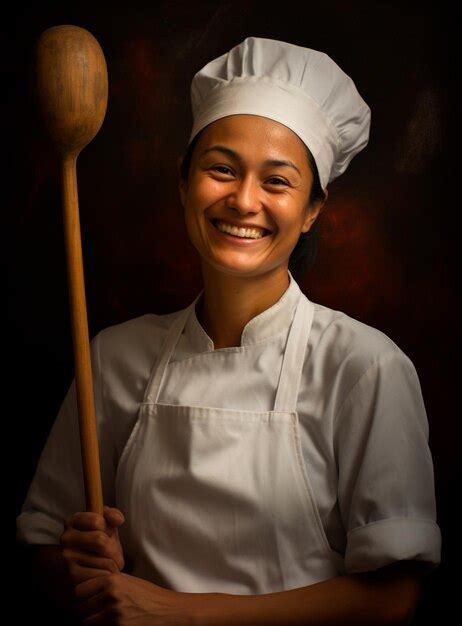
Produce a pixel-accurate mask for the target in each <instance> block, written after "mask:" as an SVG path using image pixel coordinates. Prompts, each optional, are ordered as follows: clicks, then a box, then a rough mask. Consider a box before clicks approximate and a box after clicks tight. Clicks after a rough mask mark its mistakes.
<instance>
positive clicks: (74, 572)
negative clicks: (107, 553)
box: [67, 561, 109, 587]
mask: <svg viewBox="0 0 462 626" xmlns="http://www.w3.org/2000/svg"><path fill="white" fill-rule="evenodd" d="M67 567H68V570H69V577H70V579H71V582H72V584H73V586H74V587H75V586H76V585H79V584H80V583H83V582H84V581H86V580H88V579H89V578H97V577H98V576H108V575H109V572H108V571H107V569H97V568H95V567H84V566H82V565H79V564H78V563H76V562H75V561H69V562H68V564H67Z"/></svg>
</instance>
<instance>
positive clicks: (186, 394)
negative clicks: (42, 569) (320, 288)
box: [17, 37, 441, 626]
mask: <svg viewBox="0 0 462 626" xmlns="http://www.w3.org/2000/svg"><path fill="white" fill-rule="evenodd" d="M191 95H192V105H193V117H194V123H193V129H192V132H191V135H190V138H189V146H188V150H187V152H186V154H185V155H184V157H183V158H180V159H179V161H178V166H179V193H180V199H181V203H182V205H183V207H184V217H185V223H186V228H187V232H188V235H189V238H190V240H191V242H192V244H193V246H194V248H195V250H196V251H197V254H198V255H199V258H200V262H201V269H202V277H203V289H202V290H201V291H200V293H199V294H198V295H197V297H196V298H195V299H194V301H193V302H191V303H190V304H189V305H188V306H186V307H185V308H184V309H182V310H180V311H174V312H172V313H169V314H166V315H158V314H155V313H152V312H149V313H146V314H145V315H142V316H140V317H137V318H135V319H131V320H127V321H126V322H123V323H122V324H116V325H114V326H111V327H109V328H105V329H103V330H102V331H100V332H99V333H98V334H97V335H96V336H95V337H94V338H93V339H92V342H91V348H92V367H93V378H94V389H95V401H96V408H97V417H98V435H99V441H100V457H101V469H102V483H103V493H104V499H105V502H106V504H107V505H108V506H107V508H106V509H105V511H104V516H100V515H97V514H94V513H89V512H86V511H85V510H84V508H85V493H84V486H83V484H82V478H81V476H82V472H81V465H80V463H81V461H80V450H79V444H78V442H79V436H78V419H77V403H76V396H75V384H74V382H73V384H72V385H71V386H70V388H69V391H68V394H67V396H66V398H65V399H64V402H63V404H62V406H61V409H60V412H59V415H58V416H57V419H56V421H55V424H54V425H53V429H52V431H51V433H50V435H49V437H48V440H47V443H46V446H45V448H44V451H43V453H42V455H41V458H40V462H39V464H38V467H37V471H36V474H35V476H34V479H33V482H32V484H31V487H30V489H29V492H28V494H27V497H26V501H25V502H24V505H23V508H22V511H21V514H20V516H19V517H18V520H17V526H18V537H19V540H20V541H23V542H24V543H28V544H38V545H40V544H54V545H51V546H50V545H48V546H47V547H46V548H44V549H45V550H48V549H50V548H51V549H52V550H53V551H52V553H51V554H52V557H51V558H52V559H53V561H52V562H53V563H55V564H56V571H57V572H58V573H59V577H60V578H61V579H62V578H63V576H62V571H67V572H68V575H69V581H70V585H71V587H72V591H73V596H74V597H75V598H77V604H78V611H79V615H80V616H82V617H84V618H85V620H84V622H83V623H84V624H88V625H90V624H95V625H96V624H117V625H124V626H125V625H127V626H128V625H129V624H137V626H142V624H146V625H147V624H149V625H150V626H154V625H155V624H163V625H164V626H165V625H166V624H172V625H175V626H178V625H180V624H190V623H194V624H197V625H201V624H203V625H207V624H213V625H214V626H220V624H228V625H229V624H239V625H241V626H244V625H245V624H249V625H250V624H252V625H256V624H265V626H269V625H270V624H272V625H275V624H284V625H288V624H293V625H295V624H304V625H309V624H316V625H317V626H321V625H322V624H337V625H339V626H340V625H342V624H350V625H351V624H354V625H355V626H360V625H361V624H364V625H368V626H371V625H372V624H374V625H377V624H404V623H408V622H409V620H410V618H411V616H412V612H413V610H414V608H415V605H416V602H417V599H418V592H419V578H420V576H421V574H422V572H426V571H427V572H428V571H431V570H432V569H433V568H435V567H436V566H437V565H438V564H439V562H440V549H441V536H440V530H439V527H438V525H437V524H436V505H435V493H434V487H433V465H432V457H431V453H430V449H429V446H428V435H429V432H428V421H427V416H426V412H425V405H424V401H423V397H422V391H421V388H420V383H419V379H418V375H417V372H416V370H415V367H414V365H413V363H412V362H411V360H410V359H409V357H408V356H407V355H406V354H405V353H404V352H403V351H402V350H401V349H400V348H399V347H398V346H397V345H396V343H395V342H394V341H393V340H392V339H391V338H389V337H387V336H386V335H385V334H384V333H383V332H381V331H380V330H378V329H375V328H372V327H371V326H368V325H366V324H363V323H361V322H359V321H358V320H355V319H352V318H351V317H350V316H348V315H347V314H346V313H343V312H342V311H337V310H334V309H330V308H328V307H326V306H324V305H322V304H319V303H315V302H312V301H311V299H309V298H308V297H307V296H306V295H305V294H304V293H303V291H302V290H301V289H300V287H299V285H298V283H297V281H296V279H295V278H294V275H293V274H292V271H291V269H293V270H294V271H295V270H296V271H297V272H299V273H302V272H303V271H306V268H307V267H309V264H310V262H312V260H313V258H314V252H315V246H314V242H315V240H314V238H313V236H312V234H313V232H314V228H315V225H316V220H317V218H318V216H319V214H320V212H321V211H322V210H323V209H324V206H325V202H326V200H327V197H328V191H327V186H328V184H329V182H331V181H332V180H334V179H335V178H336V177H337V176H339V175H340V174H342V173H343V172H344V171H345V170H346V168H347V167H348V163H349V162H350V161H351V159H352V158H353V157H354V155H355V154H357V153H358V152H359V151H360V150H362V149H363V148H364V147H365V146H366V144H367V142H368V138H369V125H370V109H369V107H368V106H367V104H366V103H365V102H364V100H363V99H362V97H361V96H360V94H359V92H358V90H357V89H356V87H355V85H354V83H353V81H352V80H351V78H350V77H348V76H347V75H346V74H345V73H344V72H343V71H342V70H341V69H340V67H339V66H338V65H337V64H336V63H334V61H333V60H332V59H331V58H330V57H329V56H327V55H326V54H325V53H322V52H318V51H316V50H312V49H310V48H303V47H301V46H296V45H295V44H290V43H286V42H282V41H276V40H271V39H261V38H258V37H248V38H247V39H245V40H244V41H243V42H242V43H241V44H239V45H237V46H235V47H234V48H232V49H231V50H230V51H229V52H227V53H225V54H223V55H222V56H220V57H218V58H216V59H214V60H212V61H210V63H208V64H207V65H205V66H204V67H203V68H202V69H201V70H200V71H199V72H197V74H196V75H195V76H194V78H193V81H192V85H191ZM42 547H43V545H42ZM57 547H58V548H61V549H62V552H59V551H57V550H56V549H57ZM50 562H51V561H50ZM40 563H42V561H40ZM60 568H61V569H60Z"/></svg>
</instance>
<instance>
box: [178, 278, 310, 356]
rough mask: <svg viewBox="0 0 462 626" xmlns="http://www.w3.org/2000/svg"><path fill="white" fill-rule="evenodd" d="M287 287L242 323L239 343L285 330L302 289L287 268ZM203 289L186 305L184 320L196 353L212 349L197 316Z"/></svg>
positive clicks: (211, 344)
mask: <svg viewBox="0 0 462 626" xmlns="http://www.w3.org/2000/svg"><path fill="white" fill-rule="evenodd" d="M288 274H289V281H290V282H289V286H288V287H287V289H286V291H285V292H284V293H283V294H282V296H281V297H280V298H279V300H278V301H277V302H275V303H274V304H273V305H272V306H270V307H269V308H268V309H265V311H262V312H261V313H259V314H258V315H256V316H255V317H253V318H252V319H251V320H249V321H248V322H247V324H246V325H245V326H244V330H243V331H242V336H241V346H246V345H250V344H254V343H257V342H259V341H262V340H264V339H268V338H270V337H274V336H275V335H278V334H279V333H280V332H282V331H283V330H284V329H288V328H289V326H290V323H291V321H292V318H293V315H294V312H295V307H296V305H297V303H298V300H299V298H300V296H301V294H302V291H301V289H300V287H299V285H298V283H297V282H296V280H295V279H294V277H293V276H292V274H291V273H290V271H289V270H288ZM203 293H204V290H203V289H202V291H201V292H200V293H199V295H198V296H197V297H196V299H195V300H194V302H193V303H192V304H191V305H190V314H189V316H188V319H187V321H186V325H185V330H184V333H185V335H186V337H187V339H188V341H189V343H190V344H191V346H192V347H193V349H194V350H195V351H197V352H210V351H213V350H214V349H215V347H214V344H213V341H212V339H211V338H210V337H209V336H208V334H207V333H206V332H205V330H204V328H203V327H202V325H201V323H200V322H199V320H198V319H197V315H196V304H197V303H198V301H199V299H200V298H201V297H202V294H203Z"/></svg>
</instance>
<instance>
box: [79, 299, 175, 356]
mask: <svg viewBox="0 0 462 626" xmlns="http://www.w3.org/2000/svg"><path fill="white" fill-rule="evenodd" d="M182 311H183V309H180V310H179V311H174V312H173V313H166V314H162V315H161V314H156V313H146V314H144V315H140V316H138V317H134V318H131V319H129V320H126V321H124V322H120V323H118V324H113V325H111V326H107V327H105V328H103V329H102V330H100V331H99V332H98V333H97V334H96V335H95V336H94V337H93V339H92V341H91V343H92V349H93V350H95V348H97V351H98V353H99V358H101V359H102V365H103V366H108V365H110V364H114V363H116V362H117V361H119V360H121V359H122V360H123V361H124V362H125V363H127V362H129V361H130V360H133V359H135V360H141V361H144V360H147V362H151V361H152V358H153V357H154V356H155V355H156V354H157V353H158V350H159V349H160V347H161V345H162V343H163V341H164V339H165V336H166V334H167V332H168V330H169V328H170V326H171V325H172V323H173V322H174V320H175V319H176V318H177V317H178V315H180V313H181V312H182Z"/></svg>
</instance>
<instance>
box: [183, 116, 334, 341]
mask: <svg viewBox="0 0 462 626" xmlns="http://www.w3.org/2000/svg"><path fill="white" fill-rule="evenodd" d="M217 145H218V146H224V147H226V148H229V149H231V150H233V151H234V152H235V153H236V155H237V156H235V157H234V156H232V155H230V154H226V153H224V152H221V151H218V150H213V151H211V152H209V151H208V150H210V148H212V147H213V146H217ZM267 159H276V160H284V161H291V162H292V163H293V164H294V165H295V166H296V167H297V168H298V170H299V171H297V170H295V169H293V168H292V167H288V166H281V165H279V166H274V165H270V166H268V165H265V164H264V162H265V161H266V160H267ZM312 183H313V174H312V172H311V168H310V166H309V162H308V159H307V155H306V150H305V146H304V144H303V142H302V141H301V139H300V138H299V137H298V136H297V135H296V134H295V133H294V132H293V131H292V130H290V129H289V128H287V127H286V126H284V125H283V124H280V123H279V122H276V121H274V120H270V119H268V118H265V117H260V116H257V115H230V116H227V117H224V118H221V119H219V120H217V121H216V122H213V123H212V124H210V125H209V126H208V127H207V128H206V129H205V130H204V132H203V133H202V135H201V137H200V139H199V142H198V144H197V145H196V147H195V150H194V154H193V158H192V161H191V168H190V172H189V177H188V181H187V182H185V181H182V180H181V177H180V184H179V191H180V197H181V202H182V204H183V207H184V210H185V222H186V227H187V230H188V234H189V238H190V240H191V242H192V243H193V245H194V246H195V248H196V250H197V251H198V253H199V255H200V258H201V266H202V276H203V282H204V296H203V299H202V300H201V302H200V306H199V310H198V311H197V315H198V318H199V321H200V322H201V324H202V325H203V327H204V329H205V331H206V332H207V333H208V335H209V336H210V338H211V339H212V341H213V342H214V347H215V349H217V348H223V347H228V346H239V345H240V339H241V334H242V330H243V328H244V326H245V325H246V324H247V322H249V321H250V320H251V319H252V318H253V317H255V316H256V315H258V314H259V313H261V312H262V311H264V310H265V309H267V308H269V307H270V306H272V305H273V304H274V303H275V302H277V301H278V300H279V299H280V298H281V296H282V295H283V293H284V292H285V291H286V289H287V288H288V286H289V278H288V273H287V270H288V265H289V257H290V254H291V252H292V250H293V249H294V247H295V245H296V244H297V241H298V238H299V236H300V233H302V232H308V231H309V229H310V228H311V227H312V225H313V223H314V221H315V219H316V218H317V216H318V215H319V213H320V212H321V210H322V208H323V206H324V204H325V200H324V201H318V202H316V203H314V204H313V205H311V206H310V205H309V203H308V201H309V197H310V192H311V187H312ZM326 199H327V192H326ZM217 217H218V218H220V219H222V220H223V221H227V220H230V221H231V222H233V223H238V224H242V225H243V226H244V225H246V224H257V225H259V226H262V227H264V228H266V229H269V230H271V233H270V234H269V235H268V236H266V237H264V238H262V239H261V240H258V241H257V242H256V243H253V244H252V245H250V246H245V247H244V246H241V245H237V244H236V242H235V241H232V240H229V239H226V238H224V237H223V236H222V235H221V234H220V233H219V232H218V231H217V230H216V229H215V227H214V226H213V225H212V224H211V223H210V220H211V219H213V218H217Z"/></svg>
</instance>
